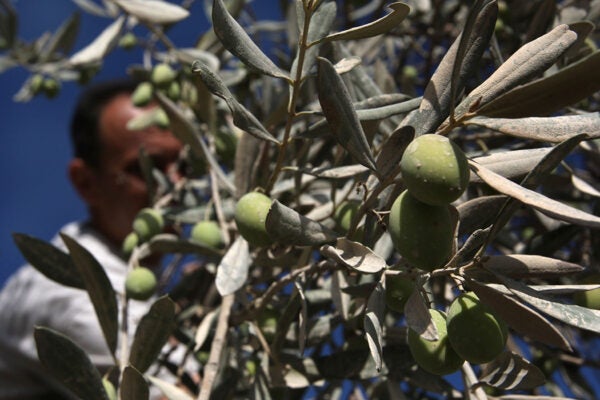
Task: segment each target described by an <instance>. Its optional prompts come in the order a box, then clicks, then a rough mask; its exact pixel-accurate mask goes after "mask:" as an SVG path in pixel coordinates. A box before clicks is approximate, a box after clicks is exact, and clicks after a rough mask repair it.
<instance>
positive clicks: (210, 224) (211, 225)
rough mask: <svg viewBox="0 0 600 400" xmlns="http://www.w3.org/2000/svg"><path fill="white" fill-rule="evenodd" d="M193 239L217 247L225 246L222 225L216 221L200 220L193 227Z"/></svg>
mask: <svg viewBox="0 0 600 400" xmlns="http://www.w3.org/2000/svg"><path fill="white" fill-rule="evenodd" d="M191 238H192V240H195V241H196V242H198V243H200V244H203V245H205V246H207V247H212V248H215V249H218V248H221V247H223V244H224V242H223V235H222V234H221V227H219V224H218V223H216V222H215V221H200V222H198V223H196V224H195V225H194V226H193V227H192V232H191Z"/></svg>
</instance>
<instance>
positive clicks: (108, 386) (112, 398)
mask: <svg viewBox="0 0 600 400" xmlns="http://www.w3.org/2000/svg"><path fill="white" fill-rule="evenodd" d="M102 385H103V386H104V391H105V392H106V396H107V397H108V400H117V390H116V389H115V386H114V385H113V384H112V382H111V381H109V380H108V379H106V378H102Z"/></svg>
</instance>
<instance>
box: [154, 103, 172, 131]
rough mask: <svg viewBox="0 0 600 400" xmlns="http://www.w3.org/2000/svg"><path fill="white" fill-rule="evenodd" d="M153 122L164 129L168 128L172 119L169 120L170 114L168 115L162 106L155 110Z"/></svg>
mask: <svg viewBox="0 0 600 400" xmlns="http://www.w3.org/2000/svg"><path fill="white" fill-rule="evenodd" d="M152 122H154V124H155V125H156V126H158V127H159V128H162V129H168V128H169V124H170V123H171V121H170V120H169V116H168V115H167V113H166V111H165V110H163V109H162V108H157V109H156V110H155V111H154V115H153V118H152Z"/></svg>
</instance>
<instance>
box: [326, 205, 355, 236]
mask: <svg viewBox="0 0 600 400" xmlns="http://www.w3.org/2000/svg"><path fill="white" fill-rule="evenodd" d="M359 208H360V202H359V201H356V200H351V201H346V202H343V203H342V204H340V206H339V207H338V208H337V209H336V210H335V213H334V215H333V219H334V220H335V224H336V228H337V229H338V230H339V232H341V233H346V232H348V229H350V225H351V224H352V219H353V218H354V216H355V215H356V213H357V212H358V209H359Z"/></svg>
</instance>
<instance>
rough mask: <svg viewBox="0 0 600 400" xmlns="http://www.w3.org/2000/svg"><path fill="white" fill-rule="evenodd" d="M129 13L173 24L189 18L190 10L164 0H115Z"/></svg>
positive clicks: (143, 18)
mask: <svg viewBox="0 0 600 400" xmlns="http://www.w3.org/2000/svg"><path fill="white" fill-rule="evenodd" d="M114 1H115V3H117V4H118V5H119V7H121V8H122V9H123V10H125V12H127V14H130V15H133V16H134V17H136V18H137V19H139V20H141V21H145V22H150V23H152V24H172V23H174V22H179V21H181V20H182V19H185V18H187V17H188V16H189V15H190V12H189V11H188V10H186V9H185V8H183V7H180V6H178V5H176V4H173V3H169V2H166V1H162V0H114Z"/></svg>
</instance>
